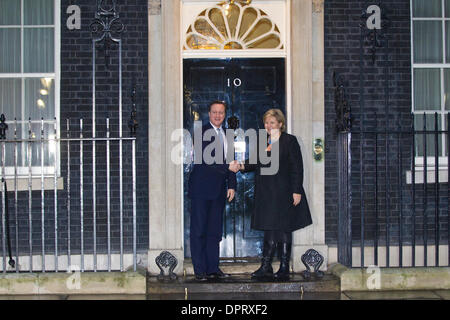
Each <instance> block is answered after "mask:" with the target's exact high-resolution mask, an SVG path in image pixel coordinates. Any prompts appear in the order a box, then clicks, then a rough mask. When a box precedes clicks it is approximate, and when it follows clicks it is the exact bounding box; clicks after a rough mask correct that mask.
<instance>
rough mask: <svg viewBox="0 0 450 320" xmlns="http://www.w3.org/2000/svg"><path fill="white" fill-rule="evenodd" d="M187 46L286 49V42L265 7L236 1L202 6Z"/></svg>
mask: <svg viewBox="0 0 450 320" xmlns="http://www.w3.org/2000/svg"><path fill="white" fill-rule="evenodd" d="M184 49H186V50H227V49H242V50H246V49H283V43H282V41H281V34H280V31H279V29H278V27H277V25H276V24H275V23H274V22H273V21H272V20H271V19H270V17H269V16H268V15H267V14H266V13H265V12H264V11H262V10H261V9H259V8H257V7H254V6H253V5H251V4H244V5H241V4H240V3H238V2H235V3H232V4H230V3H227V4H222V5H220V4H219V5H215V6H213V7H211V8H208V9H206V10H203V11H202V12H201V13H200V14H199V15H198V16H197V17H196V19H195V20H194V22H192V23H191V25H190V26H189V28H188V30H187V32H186V36H185V42H184Z"/></svg>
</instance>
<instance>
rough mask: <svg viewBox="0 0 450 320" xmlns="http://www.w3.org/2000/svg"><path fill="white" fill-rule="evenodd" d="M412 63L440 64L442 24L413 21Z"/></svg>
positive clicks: (439, 22) (438, 22)
mask: <svg viewBox="0 0 450 320" xmlns="http://www.w3.org/2000/svg"><path fill="white" fill-rule="evenodd" d="M413 43H414V63H442V22H441V21H414V39H413Z"/></svg>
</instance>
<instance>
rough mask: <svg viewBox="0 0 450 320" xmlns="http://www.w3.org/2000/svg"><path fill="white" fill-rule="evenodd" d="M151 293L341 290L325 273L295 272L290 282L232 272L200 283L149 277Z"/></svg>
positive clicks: (186, 279) (334, 279) (188, 278)
mask: <svg viewBox="0 0 450 320" xmlns="http://www.w3.org/2000/svg"><path fill="white" fill-rule="evenodd" d="M147 292H148V294H174V293H178V294H180V293H186V292H187V293H188V294H190V293H261V292H270V293H276V292H279V293H282V292H284V293H294V292H298V293H299V294H300V293H302V292H340V285H339V279H338V278H337V277H336V276H333V275H330V274H325V276H324V277H323V278H322V279H316V278H315V277H314V276H312V278H311V279H310V280H305V279H304V278H303V277H302V276H301V275H300V274H291V278H290V280H289V281H287V282H273V281H256V280H251V278H250V276H249V275H247V274H232V276H231V278H228V279H225V280H208V281H205V282H196V281H195V280H194V277H193V276H186V277H178V278H177V280H175V281H172V282H165V281H159V280H158V279H157V277H155V276H150V277H148V279H147Z"/></svg>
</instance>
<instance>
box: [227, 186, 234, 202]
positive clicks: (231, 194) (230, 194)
mask: <svg viewBox="0 0 450 320" xmlns="http://www.w3.org/2000/svg"><path fill="white" fill-rule="evenodd" d="M227 199H228V202H231V201H232V200H233V199H234V189H228V192H227Z"/></svg>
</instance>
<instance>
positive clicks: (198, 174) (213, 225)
mask: <svg viewBox="0 0 450 320" xmlns="http://www.w3.org/2000/svg"><path fill="white" fill-rule="evenodd" d="M208 115H209V122H208V123H207V124H205V125H203V127H202V140H201V141H202V146H201V149H200V148H199V146H195V139H194V149H195V151H200V150H201V152H202V154H201V155H198V154H195V156H196V157H198V156H201V162H200V161H195V164H194V167H193V170H192V172H191V174H190V177H189V192H188V195H189V197H190V198H191V229H190V232H191V234H190V241H191V256H192V264H193V266H194V273H195V278H196V280H198V281H205V280H208V278H209V279H211V278H213V279H214V278H225V277H227V276H229V275H227V274H224V273H223V272H222V271H221V270H220V269H219V244H220V241H221V240H222V228H223V211H224V208H225V202H226V199H228V201H232V200H233V198H234V193H235V189H236V172H237V171H238V169H239V167H238V164H237V163H236V162H232V163H230V164H227V163H226V161H225V155H226V154H227V149H228V148H232V147H233V146H231V145H230V146H228V145H227V142H226V135H225V130H224V129H223V127H222V124H223V121H224V120H225V115H226V104H225V103H224V102H222V101H213V102H212V103H211V104H210V105H209V112H208ZM212 130H214V131H212ZM206 136H210V137H212V139H211V140H210V141H206V140H207V139H205V137H206ZM216 139H218V140H217V141H216ZM212 143H218V144H216V145H215V146H216V148H214V149H211V148H210V147H209V148H208V150H212V152H211V153H210V154H207V152H204V151H205V148H207V147H208V146H209V145H210V144H212ZM221 148H222V149H221ZM216 151H218V152H217V153H216ZM197 153H199V152H197ZM208 156H209V157H210V158H211V157H212V158H214V161H212V162H211V161H210V160H209V161H208V159H207V158H208ZM197 159H198V158H197Z"/></svg>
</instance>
